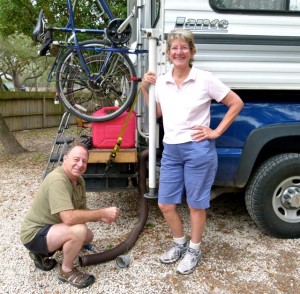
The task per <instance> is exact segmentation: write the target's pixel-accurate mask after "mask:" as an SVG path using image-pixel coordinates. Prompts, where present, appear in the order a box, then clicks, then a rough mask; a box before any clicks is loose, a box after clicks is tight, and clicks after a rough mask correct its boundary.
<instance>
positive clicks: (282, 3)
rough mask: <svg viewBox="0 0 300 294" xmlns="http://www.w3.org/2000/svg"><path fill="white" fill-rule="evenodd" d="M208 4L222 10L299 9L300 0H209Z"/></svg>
mask: <svg viewBox="0 0 300 294" xmlns="http://www.w3.org/2000/svg"><path fill="white" fill-rule="evenodd" d="M210 4H211V6H212V7H213V8H215V9H217V10H222V11H224V12H225V11H239V12H241V11H244V12H263V11H266V12H288V11H293V12H295V11H300V0H251V1H249V0H210Z"/></svg>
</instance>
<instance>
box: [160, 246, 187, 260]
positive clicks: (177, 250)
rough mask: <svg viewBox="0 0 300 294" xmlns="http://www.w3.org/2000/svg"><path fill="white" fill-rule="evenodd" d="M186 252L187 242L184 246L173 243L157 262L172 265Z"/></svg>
mask: <svg viewBox="0 0 300 294" xmlns="http://www.w3.org/2000/svg"><path fill="white" fill-rule="evenodd" d="M186 250H187V242H185V243H184V244H178V243H175V242H174V243H173V246H172V247H171V248H169V249H168V250H167V251H166V252H164V253H163V254H162V255H161V256H160V258H159V260H160V262H162V263H173V262H175V261H177V260H178V259H179V258H180V257H181V256H182V255H183V254H184V253H185V252H186Z"/></svg>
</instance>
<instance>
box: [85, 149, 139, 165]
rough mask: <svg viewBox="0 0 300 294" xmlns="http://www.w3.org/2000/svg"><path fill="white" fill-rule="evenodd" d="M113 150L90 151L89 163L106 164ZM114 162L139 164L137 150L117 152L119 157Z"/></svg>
mask: <svg viewBox="0 0 300 294" xmlns="http://www.w3.org/2000/svg"><path fill="white" fill-rule="evenodd" d="M111 152H112V149H91V150H89V161H88V163H106V162H107V161H108V160H109V156H110V154H111ZM114 162H118V163H134V162H137V150H136V149H135V148H131V149H120V150H119V151H118V152H117V156H116V158H115V160H114Z"/></svg>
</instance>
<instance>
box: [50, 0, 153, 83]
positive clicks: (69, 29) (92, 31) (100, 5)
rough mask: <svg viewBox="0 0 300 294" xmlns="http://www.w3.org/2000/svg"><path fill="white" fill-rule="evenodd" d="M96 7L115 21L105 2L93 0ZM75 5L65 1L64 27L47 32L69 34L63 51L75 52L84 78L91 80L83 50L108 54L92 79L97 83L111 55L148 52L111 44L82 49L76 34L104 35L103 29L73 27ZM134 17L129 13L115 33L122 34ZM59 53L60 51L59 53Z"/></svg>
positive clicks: (103, 0) (58, 56) (75, 3)
mask: <svg viewBox="0 0 300 294" xmlns="http://www.w3.org/2000/svg"><path fill="white" fill-rule="evenodd" d="M95 2H96V5H97V7H98V8H99V10H100V11H101V10H102V11H101V15H103V14H104V13H105V14H106V15H107V16H108V18H109V20H110V21H112V20H114V19H115V17H114V15H113V13H112V11H111V10H110V8H109V6H108V4H107V2H106V1H105V0H95ZM76 5H77V0H75V1H74V4H72V0H67V9H68V13H69V18H68V22H67V25H66V27H64V28H59V27H49V28H48V30H49V31H59V32H64V33H70V34H71V36H70V37H69V38H68V40H67V44H66V45H65V46H63V48H65V49H73V50H76V53H77V55H78V57H79V59H80V62H81V64H82V67H83V70H84V71H85V73H86V76H87V77H88V78H91V74H90V71H89V69H88V67H87V66H86V63H85V60H84V57H83V55H82V52H81V50H82V49H83V48H84V49H85V50H95V51H96V52H102V51H105V52H108V54H107V56H106V59H105V62H104V65H103V67H102V69H101V71H100V73H99V74H98V75H97V76H94V77H93V80H95V81H97V80H98V79H99V78H100V77H101V76H102V75H103V73H104V72H105V71H106V68H107V64H108V61H109V59H110V58H111V55H112V53H121V54H140V53H146V52H148V51H147V50H139V49H134V50H132V49H130V48H127V47H125V46H121V47H120V46H117V45H116V44H114V43H112V44H111V46H110V47H107V48H100V47H82V46H80V44H79V41H78V38H77V33H90V34H98V35H104V34H105V30H104V29H85V28H76V27H75V21H74V8H75V7H76ZM134 15H135V13H134V10H133V11H132V12H131V14H130V15H129V16H128V17H127V18H126V19H125V20H124V22H123V23H122V24H121V25H120V27H119V28H118V30H117V32H118V33H122V32H123V31H124V30H125V28H126V27H127V25H128V24H129V21H130V19H131V18H132V17H133V16H134ZM72 41H73V42H74V44H69V43H70V42H72ZM60 53H61V51H60ZM60 53H59V54H58V55H57V56H56V60H55V62H54V64H53V66H52V68H51V70H50V73H49V76H48V82H51V81H52V78H53V76H52V75H53V72H54V71H55V68H56V66H57V64H58V60H59V58H60Z"/></svg>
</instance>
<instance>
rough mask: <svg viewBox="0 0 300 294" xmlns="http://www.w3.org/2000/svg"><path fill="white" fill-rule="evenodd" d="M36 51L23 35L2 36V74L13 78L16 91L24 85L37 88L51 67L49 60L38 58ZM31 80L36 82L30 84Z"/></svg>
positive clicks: (0, 69) (0, 55) (0, 61)
mask: <svg viewBox="0 0 300 294" xmlns="http://www.w3.org/2000/svg"><path fill="white" fill-rule="evenodd" d="M36 50H37V49H36V47H32V41H31V39H30V38H29V37H28V36H25V35H23V34H14V35H10V36H8V37H6V38H4V37H2V36H0V72H2V73H6V74H9V75H11V76H12V81H13V84H14V87H15V89H16V90H17V89H19V88H20V86H21V85H23V84H27V85H31V86H37V79H38V78H39V77H40V76H42V75H43V73H44V72H45V70H46V69H47V67H48V65H49V62H48V59H47V58H38V54H37V52H36ZM50 62H52V61H50ZM30 80H33V81H34V82H31V83H28V81H30Z"/></svg>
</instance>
